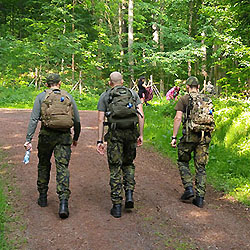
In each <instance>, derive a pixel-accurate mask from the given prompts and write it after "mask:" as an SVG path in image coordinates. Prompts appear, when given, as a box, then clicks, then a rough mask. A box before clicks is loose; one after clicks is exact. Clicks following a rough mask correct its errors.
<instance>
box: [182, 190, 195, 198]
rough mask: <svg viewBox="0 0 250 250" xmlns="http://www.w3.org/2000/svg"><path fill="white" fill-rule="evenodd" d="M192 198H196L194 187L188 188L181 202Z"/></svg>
mask: <svg viewBox="0 0 250 250" xmlns="http://www.w3.org/2000/svg"><path fill="white" fill-rule="evenodd" d="M192 197H194V191H193V187H186V188H185V191H184V193H183V195H182V196H181V200H183V201H185V200H189V199H190V198H192Z"/></svg>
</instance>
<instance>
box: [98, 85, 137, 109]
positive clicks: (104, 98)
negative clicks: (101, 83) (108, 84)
mask: <svg viewBox="0 0 250 250" xmlns="http://www.w3.org/2000/svg"><path fill="white" fill-rule="evenodd" d="M110 91H111V89H109V90H107V91H105V92H103V93H102V94H101V96H100V99H99V101H98V104H97V110H98V111H103V112H107V111H108V99H109V94H110ZM131 91H132V95H133V97H134V98H135V104H136V106H138V105H139V104H141V100H140V97H139V96H138V94H137V93H136V92H135V91H134V90H132V89H131Z"/></svg>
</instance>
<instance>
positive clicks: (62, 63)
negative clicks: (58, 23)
mask: <svg viewBox="0 0 250 250" xmlns="http://www.w3.org/2000/svg"><path fill="white" fill-rule="evenodd" d="M63 22H64V25H63V35H64V34H65V32H66V20H65V19H63ZM61 71H62V72H63V71H64V58H62V62H61Z"/></svg>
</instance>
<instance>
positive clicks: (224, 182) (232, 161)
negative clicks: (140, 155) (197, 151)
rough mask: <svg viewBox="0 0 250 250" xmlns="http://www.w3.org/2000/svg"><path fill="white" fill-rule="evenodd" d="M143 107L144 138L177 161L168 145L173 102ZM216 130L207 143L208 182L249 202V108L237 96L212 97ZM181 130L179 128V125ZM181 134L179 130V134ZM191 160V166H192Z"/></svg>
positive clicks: (171, 124) (155, 103)
mask: <svg viewBox="0 0 250 250" xmlns="http://www.w3.org/2000/svg"><path fill="white" fill-rule="evenodd" d="M151 103H152V105H151V106H147V107H145V108H144V112H145V131H144V138H145V142H147V143H149V144H151V145H153V146H154V147H155V148H156V149H157V150H159V151H160V152H162V153H164V154H167V155H168V156H170V157H171V158H172V159H173V161H176V158H177V155H176V154H177V150H176V149H173V148H172V147H171V145H170V142H171V139H170V138H171V136H172V131H173V118H174V116H175V111H174V105H175V102H174V101H172V102H167V101H165V100H163V101H159V100H158V101H155V102H153V101H152V102H151ZM214 104H215V122H216V130H215V132H214V133H213V138H212V142H211V144H210V153H209V163H208V165H207V174H208V182H209V183H210V184H212V185H213V186H214V187H215V188H217V189H218V190H222V191H224V192H225V193H227V194H229V195H231V196H233V197H234V198H235V199H237V200H238V201H240V202H242V203H244V204H246V205H250V189H249V186H250V182H249V180H250V169H249V168H248V165H249V161H250V149H249V145H250V143H249V136H250V130H249V123H250V116H249V108H250V103H249V102H244V101H240V100H238V99H232V98H231V99H215V100H214ZM180 130H181V129H180ZM180 136H181V131H179V134H178V138H180ZM192 166H193V163H192V162H191V169H192V171H194V169H193V167H192Z"/></svg>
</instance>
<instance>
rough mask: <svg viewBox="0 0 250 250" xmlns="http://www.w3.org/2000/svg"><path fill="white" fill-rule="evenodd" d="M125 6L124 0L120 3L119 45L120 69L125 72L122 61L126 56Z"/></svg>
mask: <svg viewBox="0 0 250 250" xmlns="http://www.w3.org/2000/svg"><path fill="white" fill-rule="evenodd" d="M123 6H124V0H122V2H121V3H119V35H118V39H119V46H120V56H121V58H120V71H121V72H123V68H122V62H123V57H124V50H123V45H122V32H123V25H124V20H123V13H122V10H123Z"/></svg>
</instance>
